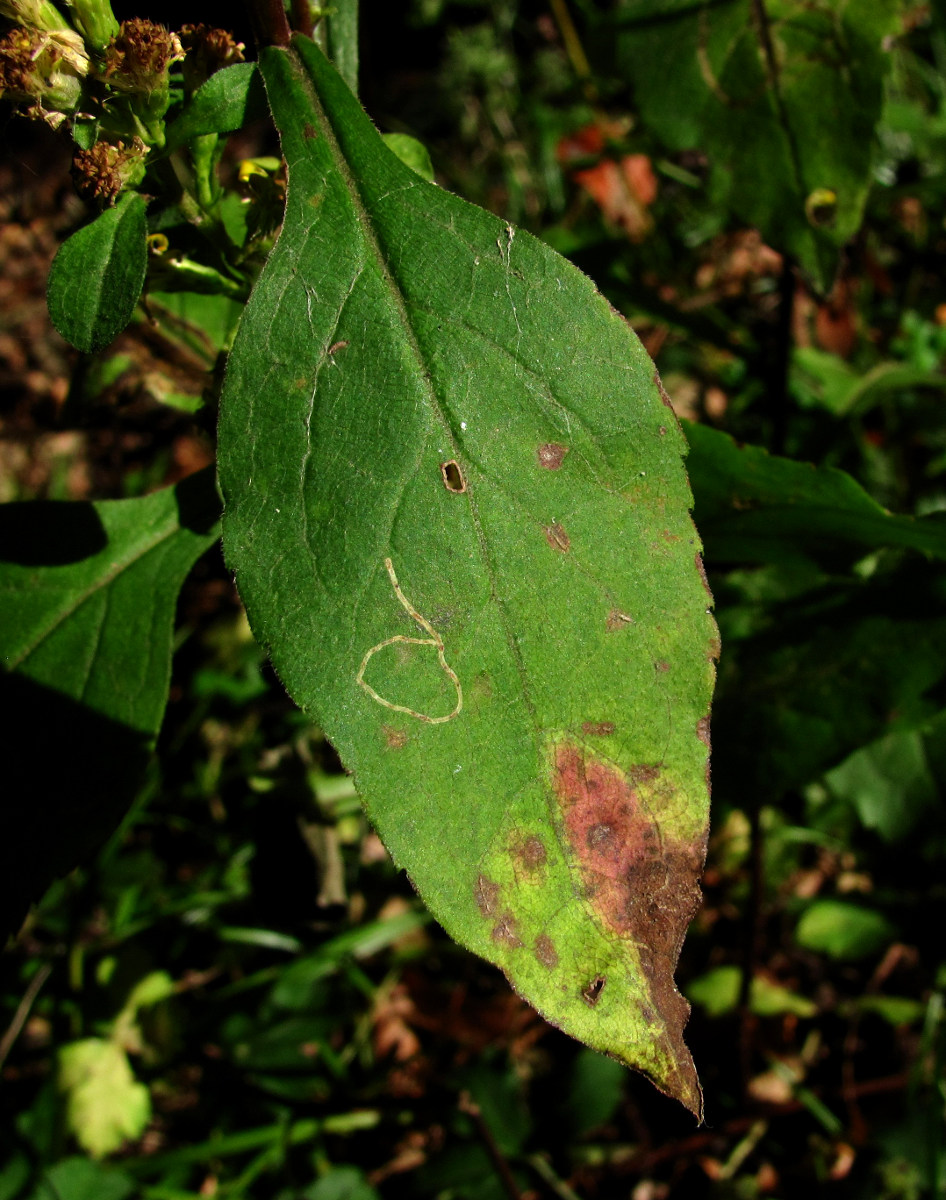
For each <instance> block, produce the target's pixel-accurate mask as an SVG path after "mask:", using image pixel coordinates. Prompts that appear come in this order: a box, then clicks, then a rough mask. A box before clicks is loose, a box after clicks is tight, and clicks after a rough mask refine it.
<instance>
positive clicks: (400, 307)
mask: <svg viewBox="0 0 946 1200" xmlns="http://www.w3.org/2000/svg"><path fill="white" fill-rule="evenodd" d="M286 53H287V54H288V56H289V60H290V62H291V64H292V67H293V71H294V73H295V75H296V78H297V80H298V82H299V84H300V86H301V88H302V90H303V91H304V92H305V94H306V95H307V96H308V98H309V103H310V105H311V109H312V112H313V114H314V116H315V117H316V120H317V121H318V123H319V126H320V132H321V133H322V136H323V137H324V138H325V141H326V145H327V146H328V147H329V151H330V153H331V156H332V159H333V161H334V164H335V167H336V169H337V170H338V172H339V175H340V176H341V178H342V181H343V183H344V185H345V188H346V191H347V193H348V196H349V198H350V200H351V205H352V210H353V212H354V215H355V219H356V220H357V222H358V225H359V228H360V229H361V233H362V236H363V238H364V240H365V245H366V248H367V250H368V252H369V253H370V255H371V256H372V257H373V259H374V261H375V265H376V267H377V269H378V272H379V275H380V277H381V280H382V283H383V284H384V286H385V289H386V291H387V292H388V294H389V296H390V298H391V301H392V303H393V304H394V307H395V310H396V312H397V314H398V317H399V320H400V324H401V327H402V330H403V333H404V336H405V338H406V340H407V344H408V347H409V349H410V352H411V354H412V356H413V358H414V360H415V362H416V364H417V367H418V375H419V377H420V381H421V386H422V387H423V388H424V389H425V390H426V392H427V399H428V403H429V405H430V408H431V410H432V411H433V412H434V413H435V414H436V416H437V419H438V420H439V422H440V424H441V426H442V428H443V431H444V433H445V435H446V437H447V438H448V439H449V443H450V445H451V447H452V448H453V451H454V452H455V453H459V452H460V447H459V445H458V443H457V440H456V437H455V434H454V430H453V426H452V423H451V421H450V420H449V417H448V415H447V413H446V412H445V411H444V409H443V406H442V405H441V403H440V398H439V396H438V395H437V392H436V389H435V388H434V386H433V383H432V371H431V369H430V366H429V365H428V362H427V358H426V356H425V354H424V352H423V349H422V348H421V345H420V342H419V340H418V338H417V334H416V332H415V330H414V326H413V323H412V322H411V317H410V310H409V308H408V305H407V302H406V300H405V297H404V293H403V291H402V289H401V287H400V284H399V283H398V281H397V279H396V278H395V276H394V274H393V272H392V270H391V268H390V267H389V265H388V261H387V258H386V257H385V255H384V252H383V250H382V248H381V244H380V242H379V240H378V237H377V235H376V233H375V230H374V225H373V222H372V220H371V217H370V215H369V212H368V207H367V204H366V202H365V198H364V196H363V195H362V192H361V188H360V187H359V186H358V181H357V179H356V178H355V176H354V174H353V173H352V171H351V170H350V168H349V165H348V160H347V158H346V157H345V155H344V153H343V152H342V149H341V146H340V145H339V142H338V139H337V137H336V136H335V130H334V127H333V126H332V123H331V121H330V120H329V118H328V115H327V114H326V112H325V109H324V107H323V105H322V101H321V98H320V96H319V94H318V91H317V90H316V88H315V85H314V83H313V82H312V79H311V77H310V75H309V72H308V70H307V69H306V66H305V63H304V62H303V61H302V58H301V55H300V54H299V52H298V51H297V50H296V48H295V46H290V47H289V48H288V49H287V50H286ZM421 182H422V181H421V180H420V179H418V181H417V184H416V185H414V186H419V185H420V184H421ZM467 499H468V501H469V504H470V513H471V518H472V521H473V527H474V529H475V530H476V537H477V542H478V544H479V548H480V558H481V560H482V562H483V568H484V570H485V572H486V575H487V578H488V579H489V585H490V594H491V596H492V599H493V601H494V603H495V604H496V608H497V610H498V612H499V619H500V622H501V624H502V628H503V632H504V634H505V638H506V644H507V646H508V647H509V652H510V654H511V656H512V660H513V662H514V664H515V667H516V673H517V674H518V676H519V681H520V686H521V689H522V698H523V702H524V703H525V706H526V709H527V710H528V713H529V717H530V724H531V733H532V740H533V747H534V750H535V755H536V760H537V761H538V762H539V763H540V765H541V751H540V747H539V737H538V731H539V726H538V720H537V715H536V710H535V704H534V702H533V700H532V695H531V691H530V689H529V684H528V676H527V672H526V668H525V663H524V662H523V659H522V655H521V653H520V651H519V647H518V645H517V643H516V639H515V636H514V633H513V630H512V627H511V625H510V622H509V618H508V616H507V614H506V611H505V604H504V601H503V600H502V599H501V597H500V593H499V587H498V579H497V575H496V571H495V569H494V567H493V563H492V557H491V555H490V552H489V548H488V546H487V543H486V538H485V536H484V534H483V529H482V524H481V522H480V518H479V512H478V510H477V505H476V500H475V498H474V496H473V494H472V492H468V493H467Z"/></svg>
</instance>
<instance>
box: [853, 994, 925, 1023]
mask: <svg viewBox="0 0 946 1200" xmlns="http://www.w3.org/2000/svg"><path fill="white" fill-rule="evenodd" d="M854 1008H855V1009H856V1010H857V1011H858V1012H862V1013H875V1014H876V1015H877V1016H878V1017H881V1018H882V1019H883V1020H884V1021H886V1022H887V1023H888V1024H889V1025H898V1026H899V1025H914V1024H916V1022H917V1021H919V1020H920V1018H921V1017H922V1016H923V1013H924V1011H925V1009H926V1005H924V1004H923V1002H922V1001H920V1000H913V999H911V998H910V997H909V996H876V995H866V996H858V997H857V999H856V1000H855V1001H854Z"/></svg>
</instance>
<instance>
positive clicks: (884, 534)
mask: <svg viewBox="0 0 946 1200" xmlns="http://www.w3.org/2000/svg"><path fill="white" fill-rule="evenodd" d="M686 435H687V440H688V441H689V443H690V458H689V463H688V465H689V471H690V481H691V483H692V485H693V495H694V498H695V510H694V515H695V517H696V521H697V525H698V527H699V530H700V533H701V534H702V536H703V540H704V542H705V545H706V554H707V558H708V559H709V560H710V561H711V562H712V563H714V564H719V563H735V562H768V563H789V562H796V561H802V562H807V561H811V560H814V561H815V562H820V561H821V560H822V559H829V560H830V559H833V558H838V557H842V558H843V557H845V556H847V557H848V558H850V557H851V555H852V554H853V555H856V556H858V557H860V556H862V555H863V554H865V553H866V552H867V551H869V550H873V549H876V548H877V547H878V546H904V547H910V548H912V549H915V550H922V551H924V552H925V553H927V554H932V555H935V556H936V557H937V558H946V521H943V520H942V519H940V518H938V517H928V518H922V517H921V518H918V519H914V518H913V517H904V516H894V515H892V514H891V513H888V512H887V510H886V509H885V508H882V507H881V506H880V505H879V504H878V503H877V502H876V500H872V499H871V497H870V496H869V495H868V494H867V492H865V491H864V489H863V488H862V487H861V485H860V484H859V483H857V481H856V480H854V479H853V478H852V477H851V476H850V475H847V474H845V472H844V471H839V470H837V469H836V468H835V467H815V466H813V465H812V464H811V463H800V462H794V461H793V460H792V459H790V458H777V457H775V456H774V455H770V454H769V453H768V452H767V451H766V450H763V449H762V448H761V447H760V446H740V445H738V444H737V443H736V442H735V441H733V439H732V438H731V437H730V436H729V434H726V433H720V432H719V431H718V430H716V429H711V428H709V426H707V425H698V424H694V423H692V422H689V421H688V422H686Z"/></svg>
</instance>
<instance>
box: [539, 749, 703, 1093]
mask: <svg viewBox="0 0 946 1200" xmlns="http://www.w3.org/2000/svg"><path fill="white" fill-rule="evenodd" d="M655 776H656V772H655V769H654V768H653V767H652V766H645V767H643V768H642V770H640V771H638V770H634V771H633V772H631V773H629V774H625V773H624V772H623V771H621V770H619V769H618V768H617V767H616V766H614V765H613V764H611V763H608V762H605V761H603V760H601V759H598V758H596V757H595V756H594V755H592V754H591V753H589V752H588V751H587V750H585V749H584V748H583V747H580V746H576V745H572V744H569V743H567V742H563V743H561V744H560V745H559V746H558V747H557V748H556V752H555V763H554V775H553V782H554V787H555V792H556V795H557V797H558V802H559V806H560V811H561V815H562V820H563V823H564V826H565V833H566V836H567V839H568V842H569V845H570V847H571V850H572V852H573V854H574V855H575V858H576V859H577V861H578V864H579V867H580V870H581V878H582V883H583V885H584V889H585V894H586V896H587V897H588V899H589V901H590V902H591V905H592V907H593V908H594V910H595V912H597V914H598V916H599V918H600V919H601V920H602V921H603V922H604V924H605V925H606V926H608V927H609V928H610V929H612V930H613V931H614V932H615V933H616V934H618V935H620V936H622V937H627V938H629V939H631V940H632V941H633V942H634V944H635V946H636V947H637V949H638V952H639V954H640V961H641V969H642V970H643V972H644V975H645V977H646V978H647V981H648V983H649V985H650V993H651V1001H652V1004H653V1007H654V1009H655V1010H656V1012H657V1013H658V1015H659V1017H660V1022H661V1024H662V1026H663V1028H664V1031H665V1035H664V1036H665V1040H666V1044H667V1049H668V1051H669V1052H670V1054H671V1056H672V1060H673V1062H675V1063H676V1064H677V1074H676V1076H675V1077H674V1078H672V1079H671V1080H670V1081H669V1082H670V1085H671V1088H672V1090H673V1092H674V1094H676V1095H677V1096H678V1097H679V1098H680V1099H681V1100H682V1101H683V1103H685V1104H687V1105H688V1107H690V1108H691V1109H692V1110H693V1111H694V1112H698V1111H699V1104H700V1093H699V1085H698V1083H697V1079H696V1072H695V1069H694V1067H693V1063H692V1060H691V1059H690V1055H689V1052H688V1051H687V1049H686V1046H685V1045H684V1042H683V1027H684V1025H685V1023H686V1020H687V1017H688V1016H689V1012H690V1006H689V1005H688V1004H687V1002H686V1000H684V998H683V997H682V996H681V995H680V993H679V992H678V991H677V989H676V986H675V984H674V982H673V973H674V970H675V969H676V965H677V959H678V958H679V956H680V947H681V945H682V944H683V938H684V935H685V933H686V929H687V926H688V925H689V923H690V921H691V920H692V919H693V917H694V916H695V915H696V913H697V911H698V910H699V907H700V904H701V901H702V896H701V893H700V888H699V877H700V872H701V870H702V866H703V859H704V856H705V852H706V843H705V838H700V839H698V840H697V841H695V842H692V843H688V842H685V841H680V840H676V839H674V838H672V837H670V836H668V835H667V834H665V833H662V832H661V830H660V828H659V827H658V825H657V823H656V821H655V820H654V817H653V816H652V814H651V813H650V811H649V810H648V808H647V806H646V804H645V803H644V802H643V800H642V798H641V795H640V789H641V788H642V787H645V786H646V787H648V788H649V789H651V790H653V788H654V786H655V784H656V785H657V786H658V787H659V782H658V780H657V779H656V778H655ZM645 780H646V783H645V782H644V781H645ZM596 998H597V996H596Z"/></svg>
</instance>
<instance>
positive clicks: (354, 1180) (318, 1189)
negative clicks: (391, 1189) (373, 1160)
mask: <svg viewBox="0 0 946 1200" xmlns="http://www.w3.org/2000/svg"><path fill="white" fill-rule="evenodd" d="M302 1200H378V1193H377V1191H376V1190H375V1189H374V1188H373V1187H372V1186H371V1184H370V1183H369V1182H368V1180H367V1179H366V1178H365V1176H364V1172H363V1171H361V1170H359V1169H358V1167H333V1168H332V1169H331V1170H330V1171H329V1172H328V1174H327V1175H323V1176H322V1178H321V1179H319V1180H317V1182H315V1183H313V1184H311V1185H310V1186H309V1187H307V1188H306V1190H305V1191H304V1192H303V1193H302Z"/></svg>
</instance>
